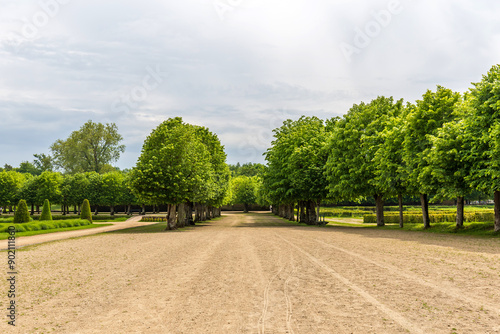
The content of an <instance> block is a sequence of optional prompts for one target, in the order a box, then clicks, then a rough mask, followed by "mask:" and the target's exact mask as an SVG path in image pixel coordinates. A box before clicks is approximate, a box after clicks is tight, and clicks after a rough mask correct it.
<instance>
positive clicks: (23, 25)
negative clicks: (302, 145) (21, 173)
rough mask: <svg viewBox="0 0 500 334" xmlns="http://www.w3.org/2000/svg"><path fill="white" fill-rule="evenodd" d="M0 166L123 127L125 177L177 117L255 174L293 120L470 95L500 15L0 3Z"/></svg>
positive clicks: (285, 5)
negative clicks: (452, 93)
mask: <svg viewBox="0 0 500 334" xmlns="http://www.w3.org/2000/svg"><path fill="white" fill-rule="evenodd" d="M0 8H1V11H0V165H1V166H3V165H4V164H5V163H8V164H10V165H13V166H18V165H19V163H20V162H22V161H32V160H33V154H34V153H50V151H49V147H50V145H51V144H52V143H53V142H54V141H55V140H57V139H65V138H67V137H68V135H69V134H70V133H71V132H72V131H74V130H77V129H79V128H80V127H81V126H82V125H83V124H84V123H85V122H86V121H87V120H93V121H94V122H102V123H109V122H114V123H116V124H117V126H118V129H119V132H120V133H121V134H122V136H123V137H124V141H123V143H124V144H125V145H126V152H125V153H124V154H123V155H122V157H121V158H120V160H119V161H118V162H117V163H116V165H117V166H118V167H120V168H130V167H132V166H134V165H135V162H136V160H137V158H138V156H139V154H140V150H141V147H142V143H143V141H144V139H145V138H146V137H147V135H148V134H149V133H150V132H151V131H152V129H154V128H155V127H156V126H158V124H160V123H161V122H162V121H163V120H165V119H167V118H169V117H175V116H181V117H183V119H184V120H185V121H186V122H189V123H193V124H198V125H204V126H207V127H208V128H210V130H211V131H213V132H215V133H217V134H218V136H219V138H220V139H221V141H222V143H223V145H225V147H226V152H227V154H228V162H229V163H236V162H242V163H243V162H263V157H262V153H263V152H264V151H265V150H266V148H267V147H268V146H269V144H270V141H271V139H272V129H273V128H276V127H278V126H280V125H281V123H282V122H283V120H285V119H287V118H291V119H297V118H299V117H300V116H301V115H308V116H309V115H316V116H318V117H321V118H323V119H326V118H331V117H333V116H339V115H342V114H344V113H346V112H347V110H348V109H349V108H350V107H351V106H352V105H353V104H354V103H359V102H360V101H366V102H369V101H371V100H372V99H373V98H375V97H377V96H378V95H385V96H394V97H395V98H404V99H405V100H407V101H411V102H413V101H415V100H416V99H418V98H419V97H421V96H422V94H423V93H424V92H425V91H426V90H427V89H435V87H436V85H438V84H439V85H443V86H446V87H448V88H451V89H453V90H456V91H461V92H463V91H466V90H467V89H468V88H469V87H470V86H471V82H477V81H479V80H480V79H481V75H483V74H485V73H486V72H487V71H488V69H489V68H491V66H492V65H494V64H498V63H500V20H499V19H498V17H499V15H500V3H499V2H496V1H486V0H478V1H468V0H453V1H452V0H440V1H430V0H420V1H417V0H399V1H398V0H384V1H378V0H349V1H348V0H330V1H325V0H315V1H305V0H286V1H285V0H182V1H179V0H163V1H151V0H143V1H130V0H119V1H118V0H106V1H96V0H87V1H77V0H40V1H32V0H23V1H19V0H0Z"/></svg>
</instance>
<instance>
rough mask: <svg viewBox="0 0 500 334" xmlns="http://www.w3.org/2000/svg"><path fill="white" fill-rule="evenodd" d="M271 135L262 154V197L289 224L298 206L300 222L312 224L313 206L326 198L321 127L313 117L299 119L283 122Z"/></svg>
mask: <svg viewBox="0 0 500 334" xmlns="http://www.w3.org/2000/svg"><path fill="white" fill-rule="evenodd" d="M273 132H274V140H273V142H272V147H271V148H269V149H268V150H267V152H266V154H265V156H266V160H267V161H268V167H267V168H266V169H265V171H264V173H263V186H264V189H265V193H266V195H265V197H266V198H268V200H269V201H271V202H272V203H273V211H274V213H276V214H279V215H281V216H282V217H285V218H287V219H289V220H294V219H295V218H294V208H295V204H296V203H299V208H300V214H299V219H300V221H302V222H305V223H306V224H316V222H317V214H316V205H317V206H318V207H319V203H320V202H321V200H322V199H323V198H324V197H325V196H326V194H327V191H326V189H325V188H326V178H325V176H324V166H325V162H326V157H327V154H326V153H327V152H326V150H324V148H325V145H326V138H327V134H326V131H325V125H324V123H323V121H322V120H320V119H318V118H317V117H305V116H303V117H301V118H300V119H299V120H297V121H292V120H286V121H285V122H283V125H282V126H281V127H280V128H278V129H274V130H273ZM304 209H305V210H304ZM302 213H303V214H302Z"/></svg>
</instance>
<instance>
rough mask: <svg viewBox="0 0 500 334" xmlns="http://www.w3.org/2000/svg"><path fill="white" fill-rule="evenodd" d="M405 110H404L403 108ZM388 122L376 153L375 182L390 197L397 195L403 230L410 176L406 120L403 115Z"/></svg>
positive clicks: (400, 224) (374, 160) (400, 225)
mask: <svg viewBox="0 0 500 334" xmlns="http://www.w3.org/2000/svg"><path fill="white" fill-rule="evenodd" d="M402 109H403V108H402ZM402 111H403V110H401V112H400V113H399V115H397V114H396V115H394V116H393V117H391V118H389V119H388V120H387V126H386V127H385V129H384V130H382V132H381V133H380V136H381V144H380V146H379V147H378V149H377V151H376V152H375V156H374V158H373V162H374V163H375V165H376V169H375V182H376V183H377V184H379V185H380V187H381V188H383V189H385V192H386V194H387V195H388V196H390V195H396V196H397V197H398V205H399V227H401V228H403V226H404V222H403V195H405V194H406V193H407V189H406V183H407V178H408V175H407V173H406V168H405V164H404V161H403V141H404V119H405V115H404V114H403V113H402Z"/></svg>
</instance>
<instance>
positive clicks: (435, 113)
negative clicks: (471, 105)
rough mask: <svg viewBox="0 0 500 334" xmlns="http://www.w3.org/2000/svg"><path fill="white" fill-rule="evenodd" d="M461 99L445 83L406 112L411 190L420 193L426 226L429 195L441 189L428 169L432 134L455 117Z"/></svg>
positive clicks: (406, 156) (405, 153)
mask: <svg viewBox="0 0 500 334" xmlns="http://www.w3.org/2000/svg"><path fill="white" fill-rule="evenodd" d="M459 102H460V94H459V93H455V92H453V91H451V90H450V89H447V88H444V87H442V86H437V90H436V92H432V91H431V90H428V91H427V92H426V93H425V94H424V95H423V96H422V100H418V101H416V105H409V106H408V110H407V111H406V112H407V114H406V117H405V118H406V123H405V124H406V126H405V140H404V142H403V148H404V151H403V161H404V163H405V167H406V169H407V175H408V182H407V189H408V191H409V192H410V193H412V194H420V200H421V203H422V216H423V222H424V227H425V228H429V227H430V221H429V207H428V205H429V200H428V195H429V194H434V193H436V192H437V191H438V189H439V183H438V181H437V179H436V178H435V177H433V176H432V173H431V172H430V170H429V169H428V168H426V167H427V166H428V161H429V159H427V158H426V156H427V155H428V154H429V152H430V150H431V148H432V141H431V139H430V138H431V137H430V136H434V135H436V134H437V131H438V129H440V128H441V127H442V126H443V124H444V123H447V122H450V121H452V120H453V119H454V113H453V112H454V110H455V109H456V107H457V105H458V103H459Z"/></svg>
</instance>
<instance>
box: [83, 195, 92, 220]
mask: <svg viewBox="0 0 500 334" xmlns="http://www.w3.org/2000/svg"><path fill="white" fill-rule="evenodd" d="M80 219H86V220H88V221H89V222H91V223H92V213H91V212H90V203H89V200H88V199H85V200H83V203H82V213H81V214H80Z"/></svg>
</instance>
